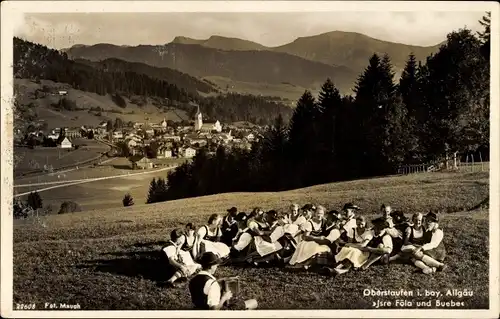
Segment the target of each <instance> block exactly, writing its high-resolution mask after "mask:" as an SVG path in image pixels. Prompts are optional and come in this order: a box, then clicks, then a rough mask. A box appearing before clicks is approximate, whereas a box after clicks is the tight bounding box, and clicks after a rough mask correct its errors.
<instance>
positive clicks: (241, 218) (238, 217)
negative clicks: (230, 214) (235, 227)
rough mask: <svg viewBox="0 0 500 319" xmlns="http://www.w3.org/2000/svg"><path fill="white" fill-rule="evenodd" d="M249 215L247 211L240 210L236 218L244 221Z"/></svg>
mask: <svg viewBox="0 0 500 319" xmlns="http://www.w3.org/2000/svg"><path fill="white" fill-rule="evenodd" d="M247 218H248V216H247V213H245V212H239V213H238V215H236V220H237V221H240V222H241V221H244V220H247Z"/></svg>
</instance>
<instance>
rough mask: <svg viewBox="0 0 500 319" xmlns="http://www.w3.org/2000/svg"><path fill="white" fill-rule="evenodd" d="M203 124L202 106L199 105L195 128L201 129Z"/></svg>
mask: <svg viewBox="0 0 500 319" xmlns="http://www.w3.org/2000/svg"><path fill="white" fill-rule="evenodd" d="M202 126H203V116H202V115H201V112H200V106H199V105H198V109H197V111H196V114H195V116H194V130H195V131H199V130H201V127H202Z"/></svg>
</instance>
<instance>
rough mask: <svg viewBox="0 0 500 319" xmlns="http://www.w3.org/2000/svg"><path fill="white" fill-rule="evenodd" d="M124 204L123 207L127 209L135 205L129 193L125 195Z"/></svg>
mask: <svg viewBox="0 0 500 319" xmlns="http://www.w3.org/2000/svg"><path fill="white" fill-rule="evenodd" d="M122 202H123V206H125V207H128V206H132V205H134V199H133V198H132V196H131V195H130V194H128V193H127V194H125V196H124V197H123V200H122Z"/></svg>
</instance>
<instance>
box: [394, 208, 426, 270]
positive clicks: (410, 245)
mask: <svg viewBox="0 0 500 319" xmlns="http://www.w3.org/2000/svg"><path fill="white" fill-rule="evenodd" d="M423 219H424V216H423V215H422V214H421V213H415V214H413V216H412V222H411V223H410V224H408V226H407V227H406V229H405V230H404V240H403V245H402V246H401V249H400V251H399V252H398V253H397V254H395V255H393V256H391V257H390V258H389V261H390V262H393V261H397V260H401V261H410V260H411V258H412V256H413V253H414V252H415V251H416V250H417V248H419V247H421V246H422V245H423V241H424V233H425V228H424V220H423Z"/></svg>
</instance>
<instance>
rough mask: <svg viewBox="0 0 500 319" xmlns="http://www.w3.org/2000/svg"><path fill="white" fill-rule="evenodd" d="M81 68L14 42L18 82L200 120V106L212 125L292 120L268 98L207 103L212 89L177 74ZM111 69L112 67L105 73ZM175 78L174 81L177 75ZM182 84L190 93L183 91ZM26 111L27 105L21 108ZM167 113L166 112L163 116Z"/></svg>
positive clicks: (116, 66)
mask: <svg viewBox="0 0 500 319" xmlns="http://www.w3.org/2000/svg"><path fill="white" fill-rule="evenodd" d="M94 66H95V65H94V64H92V63H88V62H87V63H79V62H77V61H73V60H71V59H69V58H68V56H67V54H66V53H63V52H59V51H57V50H53V49H49V48H47V47H45V46H42V45H39V44H35V43H32V42H28V41H24V40H22V39H19V38H14V75H15V77H17V78H26V79H32V80H35V81H36V80H40V79H45V80H51V81H54V82H60V83H68V84H69V85H71V86H72V87H73V88H75V89H78V90H82V91H88V92H94V93H97V94H99V95H106V94H110V95H116V94H119V95H124V96H127V97H130V96H145V97H158V98H162V99H163V103H164V106H175V107H177V108H180V109H182V110H185V111H187V112H188V113H189V114H191V115H192V114H194V112H195V110H196V108H197V106H196V105H200V108H201V110H202V112H203V113H205V114H207V115H208V116H207V117H205V118H206V119H207V120H210V119H218V120H220V121H222V122H225V123H227V122H231V121H254V122H255V123H260V124H270V123H271V122H272V119H273V118H274V117H276V116H278V115H279V114H281V115H283V116H285V117H289V116H290V115H291V112H292V110H291V109H290V108H289V107H287V106H284V105H282V104H280V103H279V102H276V101H275V100H274V99H271V98H267V97H256V96H251V95H241V94H224V95H218V96H217V97H206V98H205V97H202V96H200V94H198V92H197V90H198V89H200V90H202V91H203V90H204V91H205V92H206V91H210V90H212V89H211V88H212V86H211V85H209V84H206V85H205V83H204V82H201V81H199V80H197V79H195V78H192V77H189V75H179V74H180V73H179V72H177V71H174V70H168V71H166V72H164V70H163V69H155V68H153V67H149V66H145V65H141V64H133V65H130V64H128V63H127V62H124V61H119V60H116V59H115V60H112V61H107V62H106V64H97V66H98V67H97V68H96V67H94ZM104 66H106V67H104ZM172 74H173V77H172V78H171V77H170V76H169V75H172ZM172 83H180V84H183V85H185V87H179V86H178V85H176V84H172ZM20 107H21V105H20ZM158 111H159V112H160V111H161V110H160V109H159V110H158Z"/></svg>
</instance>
